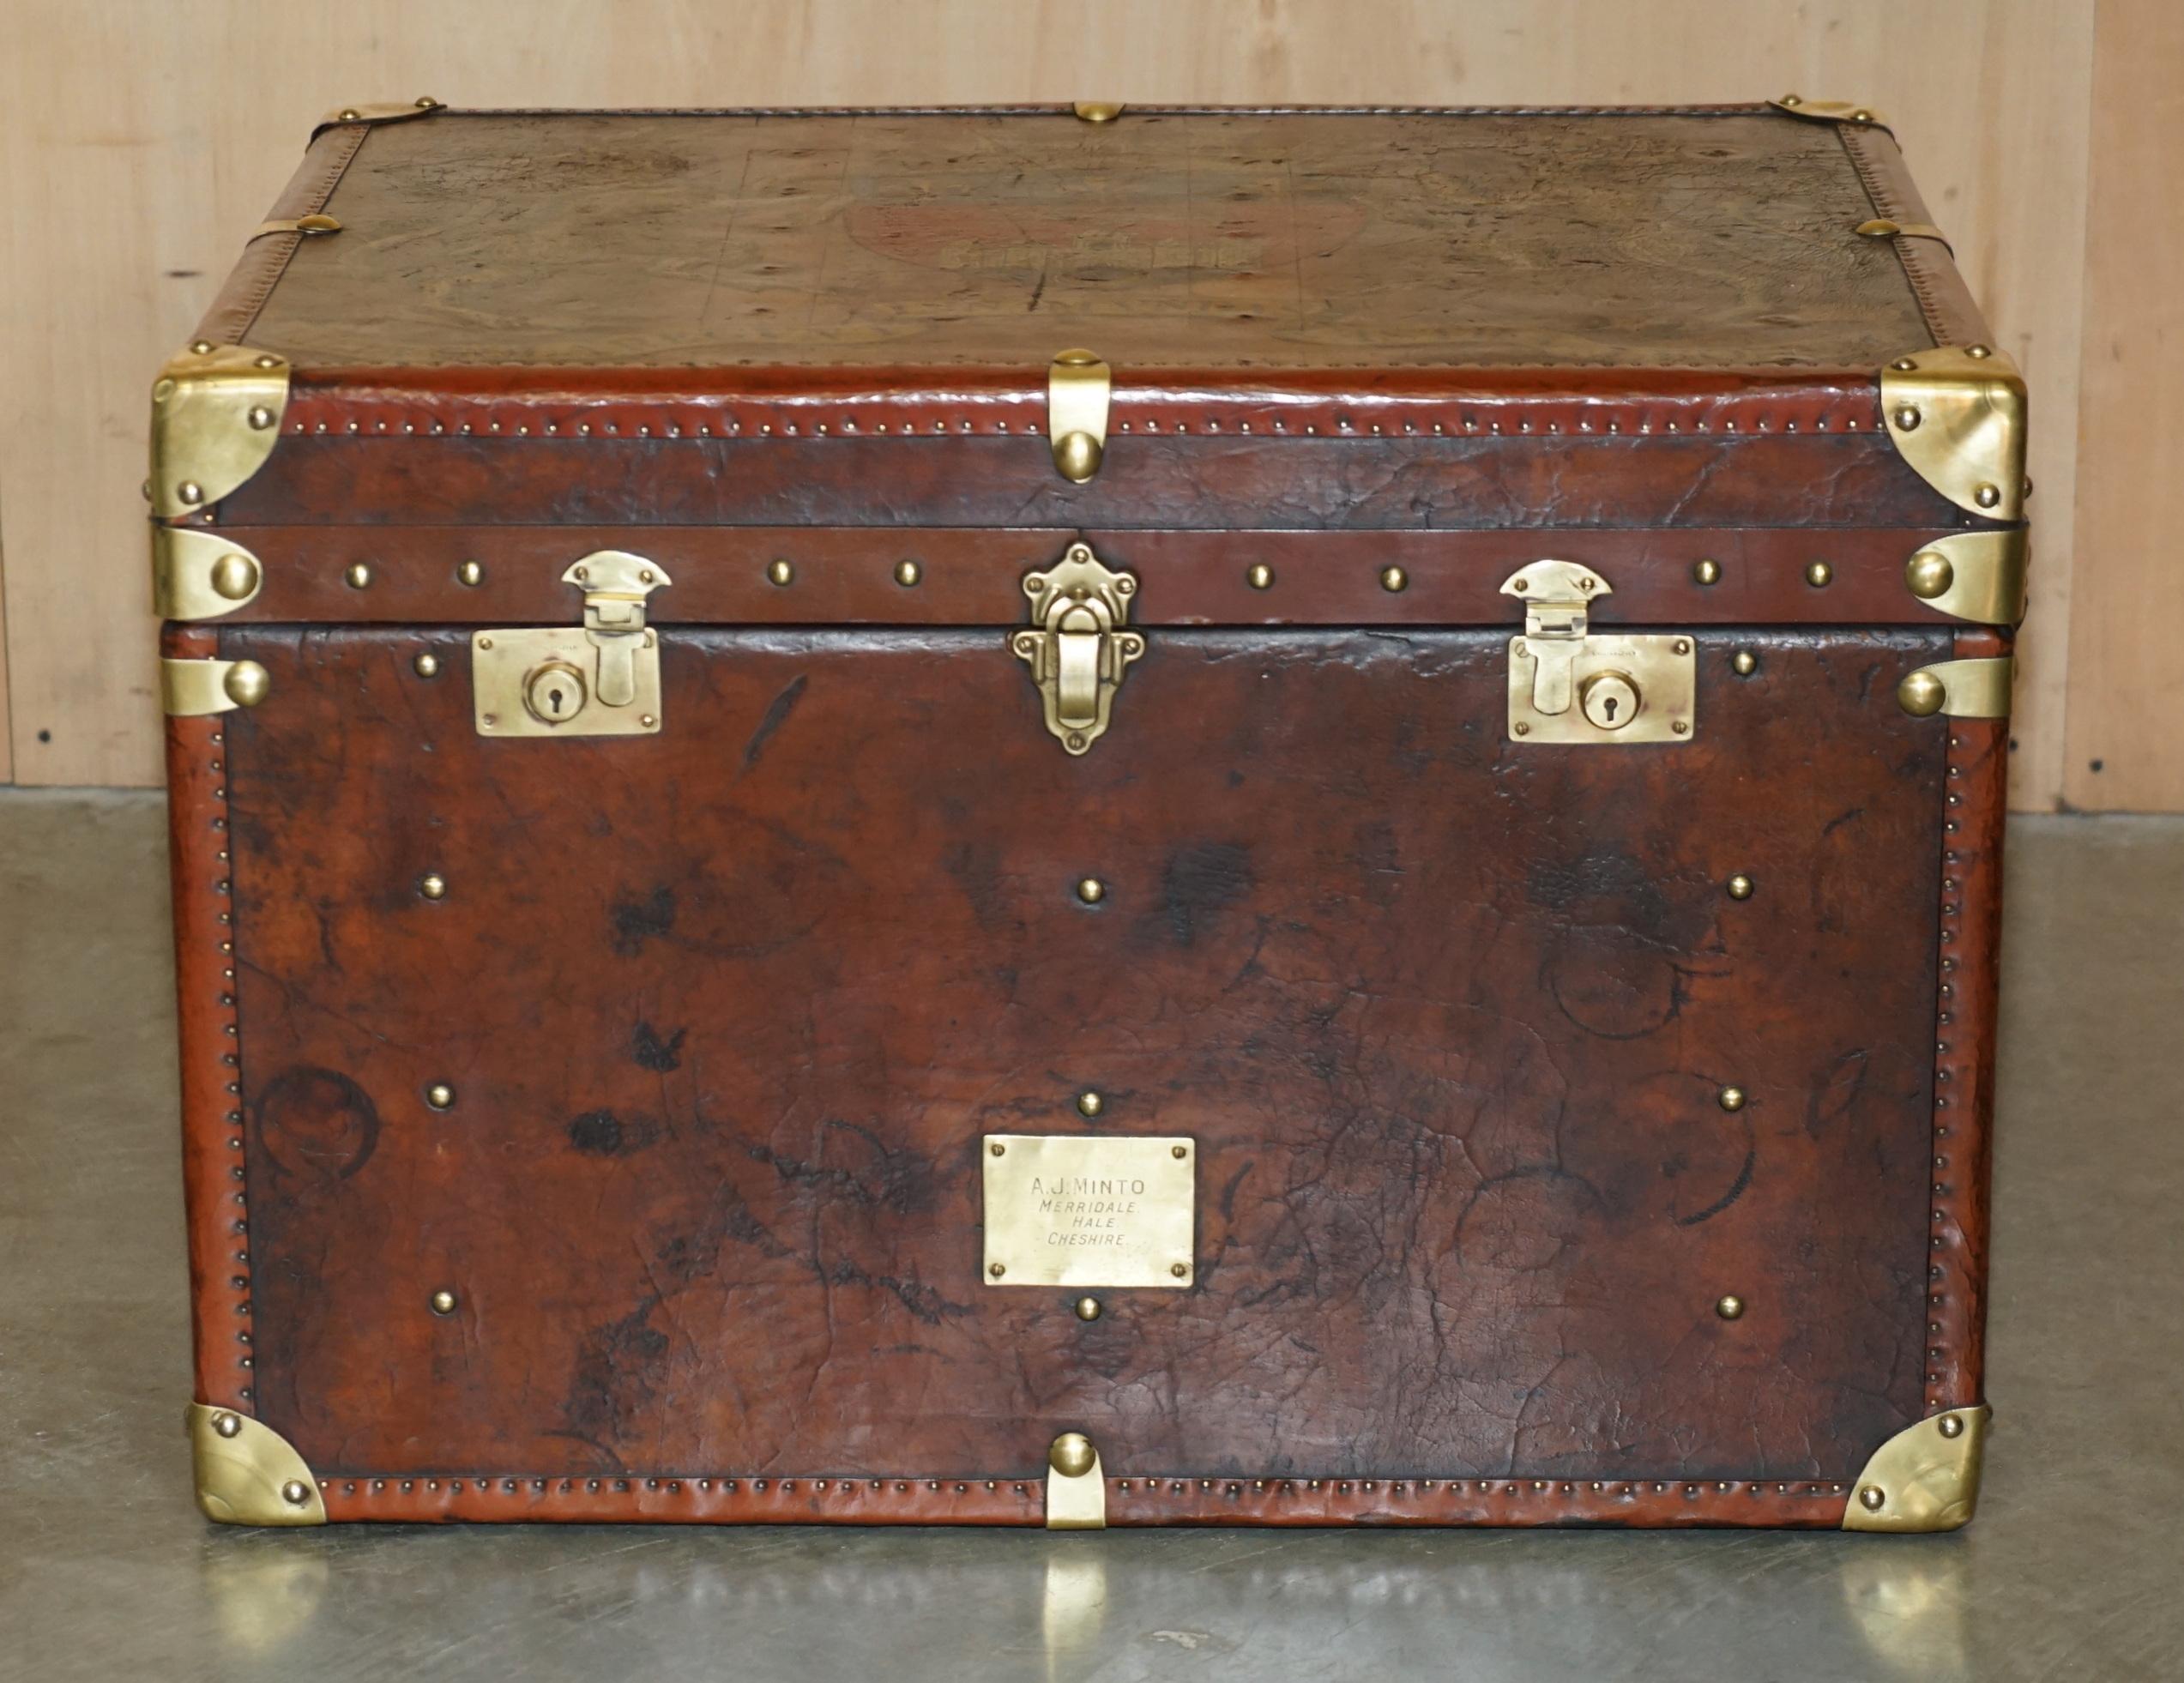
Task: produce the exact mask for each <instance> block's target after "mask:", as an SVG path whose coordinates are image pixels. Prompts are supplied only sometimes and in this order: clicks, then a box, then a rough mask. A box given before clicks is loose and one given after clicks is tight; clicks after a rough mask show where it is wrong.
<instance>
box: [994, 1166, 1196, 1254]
mask: <svg viewBox="0 0 2184 1683" xmlns="http://www.w3.org/2000/svg"><path fill="white" fill-rule="evenodd" d="M980 1153H981V1155H982V1160H983V1161H984V1162H985V1165H986V1186H985V1192H986V1200H985V1210H986V1261H985V1265H984V1270H983V1273H984V1277H985V1280H986V1284H987V1285H989V1286H1113V1287H1142V1288H1166V1289H1168V1290H1171V1291H1173V1290H1178V1289H1180V1288H1183V1287H1186V1286H1188V1285H1189V1284H1190V1283H1191V1282H1192V1279H1193V1278H1194V1277H1195V1276H1196V1275H1197V1273H1198V1260H1197V1258H1196V1257H1195V1256H1194V1255H1193V1252H1192V1247H1193V1245H1194V1244H1195V1242H1196V1239H1197V1225H1196V1223H1197V1192H1198V1143H1197V1142H1196V1141H1194V1140H1192V1139H1190V1138H1188V1137H1182V1136H1172V1135H1149V1134H1139V1135H1135V1136H1131V1137H1117V1136H1113V1135H1092V1134H988V1135H986V1137H985V1138H984V1140H982V1141H981V1142H980Z"/></svg>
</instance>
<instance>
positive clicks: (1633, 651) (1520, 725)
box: [1509, 633, 1698, 743]
mask: <svg viewBox="0 0 2184 1683" xmlns="http://www.w3.org/2000/svg"><path fill="white" fill-rule="evenodd" d="M1543 655H1544V657H1545V658H1546V659H1547V660H1549V661H1552V660H1554V658H1555V653H1554V651H1552V650H1547V651H1542V650H1541V649H1539V648H1535V646H1534V644H1533V642H1532V640H1531V639H1529V638H1528V637H1521V636H1519V637H1511V639H1510V640H1509V734H1510V735H1511V737H1513V738H1515V739H1517V740H1518V741H1520V742H1527V743H1531V742H1538V743H1577V742H1590V743H1618V742H1688V741H1690V740H1691V737H1692V732H1693V730H1695V729H1696V728H1697V727H1698V655H1697V654H1696V653H1695V651H1694V650H1693V648H1692V639H1691V638H1690V637H1688V636H1602V635H1600V634H1599V633H1594V634H1592V635H1590V636H1587V637H1586V638H1585V639H1584V642H1582V643H1581V644H1580V645H1579V646H1578V648H1576V650H1575V651H1574V652H1573V653H1572V657H1571V660H1570V691H1571V694H1570V704H1569V706H1568V707H1567V708H1566V709H1564V710H1562V711H1561V712H1560V713H1543V712H1541V710H1540V709H1539V706H1538V703H1537V701H1536V699H1535V697H1536V696H1537V692H1538V686H1539V679H1540V667H1541V659H1542V656H1543Z"/></svg>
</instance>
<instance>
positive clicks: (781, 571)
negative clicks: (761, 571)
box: [766, 561, 796, 585]
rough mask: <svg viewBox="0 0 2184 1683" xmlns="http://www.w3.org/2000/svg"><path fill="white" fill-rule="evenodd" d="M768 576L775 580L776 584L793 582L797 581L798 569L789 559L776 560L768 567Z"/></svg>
mask: <svg viewBox="0 0 2184 1683" xmlns="http://www.w3.org/2000/svg"><path fill="white" fill-rule="evenodd" d="M766 576H767V577H768V578H769V579H771V580H773V582H775V584H781V585H787V584H793V583H794V582H796V569H795V568H794V567H793V566H792V565H791V564H789V563H788V562H787V561H775V563H773V564H771V565H770V566H769V567H768V568H767V569H766Z"/></svg>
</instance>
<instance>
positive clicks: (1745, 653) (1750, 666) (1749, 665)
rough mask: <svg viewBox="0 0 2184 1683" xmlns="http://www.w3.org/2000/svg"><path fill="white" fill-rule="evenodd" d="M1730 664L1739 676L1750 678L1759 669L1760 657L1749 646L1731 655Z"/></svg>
mask: <svg viewBox="0 0 2184 1683" xmlns="http://www.w3.org/2000/svg"><path fill="white" fill-rule="evenodd" d="M1729 665H1730V666H1731V667H1733V668H1734V669H1735V673H1736V675H1737V676H1738V677H1739V678H1749V677H1751V676H1752V674H1753V673H1755V672H1757V671H1759V656H1758V655H1754V654H1753V652H1752V651H1751V650H1750V649H1748V648H1740V649H1738V650H1737V651H1736V653H1735V655H1732V656H1731V657H1730V659H1729Z"/></svg>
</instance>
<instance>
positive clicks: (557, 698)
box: [546, 684, 1615, 718]
mask: <svg viewBox="0 0 2184 1683" xmlns="http://www.w3.org/2000/svg"><path fill="white" fill-rule="evenodd" d="M546 705H547V706H549V707H551V708H552V709H553V710H554V711H555V712H556V713H558V712H560V711H561V686H560V685H558V684H557V685H554V686H553V687H552V689H551V690H549V691H546ZM1614 714H1615V703H1614V702H1610V703H1608V716H1609V717H1610V718H1613V717H1614Z"/></svg>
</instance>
